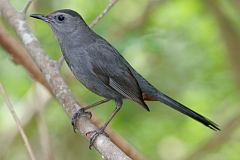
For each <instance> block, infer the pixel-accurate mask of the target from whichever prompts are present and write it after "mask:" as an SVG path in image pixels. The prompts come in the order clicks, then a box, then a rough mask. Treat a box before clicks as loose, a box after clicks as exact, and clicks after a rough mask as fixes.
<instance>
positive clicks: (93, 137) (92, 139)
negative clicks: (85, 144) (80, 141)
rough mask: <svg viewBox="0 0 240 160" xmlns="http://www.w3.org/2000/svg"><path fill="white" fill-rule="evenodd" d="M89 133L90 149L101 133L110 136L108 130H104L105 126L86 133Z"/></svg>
mask: <svg viewBox="0 0 240 160" xmlns="http://www.w3.org/2000/svg"><path fill="white" fill-rule="evenodd" d="M89 134H91V137H90V144H89V149H91V148H92V146H93V144H94V142H95V141H96V139H97V137H98V136H99V135H100V134H103V135H105V136H106V137H109V136H108V134H107V133H106V132H104V128H100V129H97V130H94V131H89V132H87V133H86V136H88V135H89Z"/></svg>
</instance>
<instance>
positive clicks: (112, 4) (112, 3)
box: [89, 0, 118, 28]
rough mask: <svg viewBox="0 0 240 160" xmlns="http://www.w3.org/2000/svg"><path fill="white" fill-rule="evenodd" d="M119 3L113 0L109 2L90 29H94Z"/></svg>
mask: <svg viewBox="0 0 240 160" xmlns="http://www.w3.org/2000/svg"><path fill="white" fill-rule="evenodd" d="M117 2H118V0H111V1H110V2H109V4H108V6H107V7H106V8H105V9H104V10H103V11H102V12H101V13H100V14H99V15H98V16H97V17H96V18H95V19H94V20H93V21H92V23H91V24H90V25H89V27H90V28H93V27H94V26H95V25H96V24H97V23H98V22H99V21H100V20H101V19H102V18H103V16H104V15H105V14H106V13H107V12H108V11H109V10H110V9H111V8H112V7H113V6H114V4H116V3H117Z"/></svg>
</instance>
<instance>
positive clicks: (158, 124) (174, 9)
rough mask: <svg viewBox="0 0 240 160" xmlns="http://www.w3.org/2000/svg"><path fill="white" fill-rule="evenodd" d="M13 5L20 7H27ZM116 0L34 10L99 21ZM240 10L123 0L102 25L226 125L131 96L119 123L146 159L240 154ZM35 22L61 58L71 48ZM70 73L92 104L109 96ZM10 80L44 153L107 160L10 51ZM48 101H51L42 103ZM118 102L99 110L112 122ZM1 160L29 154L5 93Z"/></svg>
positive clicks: (0, 58)
mask: <svg viewBox="0 0 240 160" xmlns="http://www.w3.org/2000/svg"><path fill="white" fill-rule="evenodd" d="M11 2H12V4H13V5H14V6H15V7H16V8H17V9H18V10H21V8H23V6H24V3H25V1H19V0H12V1H11ZM108 3H109V1H108V0H91V1H87V0H71V1H63V0H41V1H36V2H34V4H33V5H32V6H31V9H30V10H29V11H28V14H30V13H49V12H52V11H55V10H58V9H62V8H70V9H73V10H76V11H77V12H79V13H80V14H81V15H82V16H83V18H84V19H85V20H86V22H87V23H88V24H90V23H91V21H92V20H93V19H94V18H95V17H96V16H97V15H98V14H99V13H100V12H101V11H102V10H103V9H104V8H105V7H106V6H107V5H108ZM239 9H240V2H239V1H238V0H229V1H226V0H206V1H202V0H192V1H189V0H172V1H167V0H138V1H130V0H119V2H118V3H117V4H116V5H115V6H114V7H113V8H112V9H111V10H110V11H109V12H108V13H107V14H106V16H105V17H104V18H103V19H102V20H101V21H100V22H99V23H98V24H97V25H96V26H95V27H94V31H95V32H97V33H98V34H100V35H101V36H103V37H104V38H106V39H107V40H108V41H109V42H110V43H111V44H113V46H115V47H116V48H117V49H118V50H119V51H120V53H121V54H122V55H123V56H124V57H125V58H126V59H127V60H128V61H129V62H130V64H131V65H132V66H133V67H134V68H135V69H136V70H137V71H138V72H140V73H141V74H142V75H143V76H144V77H145V78H146V79H147V80H149V82H151V83H152V84H153V85H154V86H156V87H157V88H158V89H160V90H161V91H163V92H164V93H166V94H168V95H169V96H171V97H173V98H175V99H176V100H178V101H180V102H182V103H183V104H185V105H187V106H189V107H190V108H192V109H193V110H195V111H197V112H199V113H201V114H203V115H205V116H206V117H209V118H210V119H211V120H213V121H214V122H216V123H217V124H219V125H220V128H222V131H221V132H214V131H212V130H210V129H208V128H206V127H204V126H203V125H201V124H199V123H198V122H195V121H194V120H192V119H190V118H188V117H186V116H183V115H182V114H180V113H178V112H176V111H174V110H172V109H170V108H169V107H166V106H165V105H163V104H161V103H159V102H148V106H149V107H150V109H151V112H150V113H148V112H146V111H145V110H143V109H142V108H141V107H139V105H137V104H135V103H133V102H130V101H127V100H126V101H124V106H123V108H122V110H121V111H120V112H119V113H118V115H117V116H116V117H115V118H114V120H113V121H112V122H111V124H110V125H109V127H110V128H112V129H113V130H115V131H116V132H117V133H118V134H119V135H121V136H122V137H123V138H124V139H126V140H127V141H128V142H129V143H130V144H131V145H133V146H134V147H135V148H136V149H137V150H138V151H139V153H141V154H142V155H143V156H144V157H145V158H146V159H152V160H155V159H160V160H183V159H204V160H238V159H239V151H240V127H239V126H240V125H239V124H238V123H237V121H238V120H240V115H239V105H240V103H239V102H240V101H239V88H240V75H239V74H240V65H239V64H240V55H239V52H240V35H239V33H240V28H239V26H240V21H239V18H240V12H239ZM1 20H2V22H3V23H4V25H5V27H6V28H7V29H8V31H10V32H11V33H12V35H14V33H13V31H12V30H11V29H10V28H9V26H8V25H7V24H6V23H5V22H4V21H3V19H2V18H1ZM27 21H28V24H29V25H30V26H31V27H32V28H33V30H34V33H36V36H37V38H38V39H39V41H40V42H41V46H42V47H43V48H44V49H45V50H46V52H47V53H48V54H49V56H50V57H51V58H53V59H58V58H59V57H60V56H61V51H60V49H59V45H58V43H57V40H56V38H55V37H54V35H53V33H52V31H51V29H50V27H49V26H48V25H47V24H45V23H43V22H41V21H38V20H35V19H31V18H29V17H27ZM61 72H62V76H63V77H64V79H65V81H66V82H67V84H68V85H69V86H70V88H71V90H72V92H73V94H74V95H75V97H77V99H79V101H80V102H82V103H84V104H91V103H92V102H95V101H97V100H100V99H101V97H98V96H96V95H95V94H93V93H91V92H90V91H88V90H87V89H85V88H84V87H83V86H82V85H81V84H80V83H79V82H78V81H77V80H76V79H75V78H74V77H73V75H72V73H71V72H70V71H69V69H68V67H67V66H66V64H64V65H63V67H62V69H61ZM0 82H1V83H2V84H3V85H4V86H5V88H6V90H7V92H8V93H9V97H10V99H11V101H12V103H13V105H14V107H15V108H16V110H17V114H18V115H19V117H20V118H21V119H23V120H22V121H24V122H25V121H26V122H25V123H24V129H25V131H26V134H27V136H28V137H29V140H30V142H31V144H32V146H33V150H34V153H35V154H36V156H37V158H38V159H49V160H50V159H57V160H65V159H72V160H74V159H101V157H100V155H99V154H98V153H97V152H96V151H95V150H89V149H88V144H89V142H88V141H86V140H85V139H84V138H83V137H81V136H79V135H77V134H74V132H73V131H72V126H71V123H70V121H69V119H68V117H67V116H66V114H65V113H64V111H63V109H62V107H61V106H60V105H59V104H58V102H56V100H55V99H54V98H49V96H48V95H47V92H46V91H44V89H42V88H41V87H39V84H36V82H35V81H34V80H32V78H31V76H30V75H29V74H28V72H27V71H26V70H25V69H24V68H23V67H22V66H20V65H16V64H14V63H13V62H12V61H11V57H10V56H9V54H8V53H6V52H5V51H4V50H3V49H2V48H0ZM46 97H48V98H46ZM44 99H48V100H45V101H46V102H45V103H44V104H42V103H43V101H44ZM113 108H114V103H113V102H110V103H107V104H104V107H100V108H96V109H93V110H92V112H93V113H95V114H96V115H97V116H98V117H99V118H101V120H102V121H104V120H106V119H107V117H108V116H109V115H110V113H111V112H112V110H113ZM36 110H37V112H36ZM35 112H36V113H35ZM33 113H35V114H34V115H32V114H33ZM30 115H32V116H30ZM27 118H28V119H27ZM238 122H239V121H238ZM110 137H111V135H110ZM46 144H47V146H46ZM43 146H44V147H43ZM0 159H2V160H10V159H28V154H27V152H26V149H25V146H24V144H23V142H22V139H21V137H20V136H19V135H18V134H16V127H15V123H14V121H13V119H12V117H11V115H10V113H9V111H8V110H7V108H6V106H5V105H4V103H3V101H2V98H0Z"/></svg>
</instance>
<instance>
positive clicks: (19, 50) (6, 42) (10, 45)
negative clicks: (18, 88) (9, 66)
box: [0, 22, 51, 92]
mask: <svg viewBox="0 0 240 160" xmlns="http://www.w3.org/2000/svg"><path fill="white" fill-rule="evenodd" d="M0 46H2V48H3V49H4V50H6V51H7V53H9V55H10V56H11V59H12V61H13V62H14V63H16V64H21V65H22V66H23V67H24V68H25V69H26V70H27V71H28V72H29V73H30V74H31V76H32V78H33V79H35V80H36V81H38V82H40V83H41V84H42V85H44V86H45V87H46V88H47V89H48V90H49V91H50V92H51V90H50V87H49V85H48V83H47V81H46V80H45V78H44V76H43V74H42V73H41V71H40V70H39V68H38V67H37V65H36V64H35V63H34V61H33V60H32V58H31V57H30V56H29V54H28V53H27V51H26V49H25V48H24V47H23V46H22V45H21V44H20V43H19V42H18V41H17V40H16V39H14V38H13V37H12V36H11V35H10V34H9V33H8V32H7V31H6V29H4V27H3V25H2V24H1V22H0Z"/></svg>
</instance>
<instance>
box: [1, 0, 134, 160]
mask: <svg viewBox="0 0 240 160" xmlns="http://www.w3.org/2000/svg"><path fill="white" fill-rule="evenodd" d="M0 4H1V5H0V12H1V14H2V17H3V18H4V19H5V20H6V21H7V22H9V24H10V26H11V27H12V28H13V29H14V30H15V32H16V33H17V35H18V36H19V38H20V39H21V41H22V43H23V44H24V46H25V47H26V49H27V51H28V53H29V54H30V55H31V57H32V58H33V60H34V61H35V63H36V64H37V65H38V67H39V68H40V69H41V70H42V73H44V76H45V79H46V80H47V82H48V84H49V86H50V88H51V90H52V92H53V94H54V95H55V96H56V98H57V99H58V101H59V102H60V103H61V104H62V106H63V109H64V110H65V112H66V114H67V115H68V117H69V119H71V117H72V116H73V115H74V113H76V111H77V110H79V109H80V108H81V106H80V105H79V104H78V102H77V101H76V99H75V98H74V96H73V95H72V93H71V92H70V89H69V88H68V86H67V85H66V83H65V81H64V80H63V78H62V77H61V74H60V72H59V69H58V65H57V62H56V61H54V60H52V59H50V58H49V56H48V55H47V53H46V52H45V51H44V50H43V49H42V48H41V47H40V44H39V41H38V40H37V38H36V37H35V36H34V34H33V33H32V30H31V29H30V28H29V27H28V26H27V24H26V21H25V20H24V18H23V15H22V14H21V13H19V12H17V11H16V9H15V8H14V7H13V6H12V5H11V4H10V3H9V1H8V0H0ZM77 129H78V130H79V131H80V133H81V134H82V135H83V136H85V138H87V139H88V140H89V138H90V137H89V136H86V133H87V132H89V131H92V130H96V129H97V127H96V126H95V125H94V124H93V123H92V122H91V121H90V119H89V118H88V117H86V116H82V117H80V118H79V119H78V121H77ZM94 147H95V148H96V149H97V151H98V152H99V153H100V154H101V156H102V157H103V158H104V159H113V160H114V159H116V160H120V159H126V160H128V159H130V158H129V157H128V156H127V155H126V154H125V153H124V152H123V151H122V150H121V149H120V148H118V147H117V146H116V145H115V144H113V143H112V141H111V140H110V139H109V138H108V137H106V136H105V135H100V136H99V137H98V138H97V139H96V141H95V143H94Z"/></svg>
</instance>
